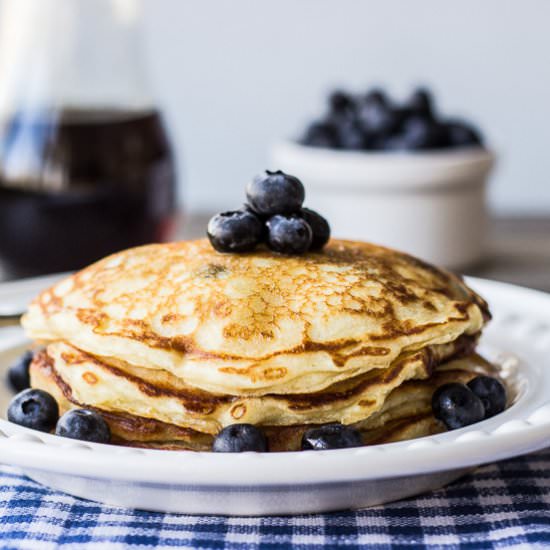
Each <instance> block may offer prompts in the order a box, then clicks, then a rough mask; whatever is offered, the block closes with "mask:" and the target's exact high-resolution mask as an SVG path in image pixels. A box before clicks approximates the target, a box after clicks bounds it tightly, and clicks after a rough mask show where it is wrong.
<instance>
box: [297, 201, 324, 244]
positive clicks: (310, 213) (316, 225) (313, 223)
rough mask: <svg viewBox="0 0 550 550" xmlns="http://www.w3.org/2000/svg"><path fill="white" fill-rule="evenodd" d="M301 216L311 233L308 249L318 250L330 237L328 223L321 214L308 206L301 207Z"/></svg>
mask: <svg viewBox="0 0 550 550" xmlns="http://www.w3.org/2000/svg"><path fill="white" fill-rule="evenodd" d="M301 216H302V218H304V220H306V222H307V224H308V225H309V227H311V232H312V234H313V236H312V239H311V245H310V247H309V249H310V250H320V249H321V248H323V246H325V245H326V244H327V243H328V241H329V239H330V225H329V224H328V222H327V220H325V218H323V216H321V214H318V213H317V212H315V210H310V209H309V208H302V212H301Z"/></svg>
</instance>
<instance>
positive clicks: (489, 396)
mask: <svg viewBox="0 0 550 550" xmlns="http://www.w3.org/2000/svg"><path fill="white" fill-rule="evenodd" d="M468 387H469V388H470V389H471V390H472V391H473V392H474V393H475V394H476V395H477V396H478V397H479V398H480V399H481V402H482V403H483V407H484V409H485V418H490V417H491V416H495V414H498V413H501V412H502V411H503V410H504V409H505V408H506V388H505V387H504V384H502V382H500V380H497V379H496V378H493V377H492V376H476V377H475V378H474V379H473V380H470V381H469V382H468Z"/></svg>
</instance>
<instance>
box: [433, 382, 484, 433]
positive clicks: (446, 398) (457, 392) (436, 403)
mask: <svg viewBox="0 0 550 550" xmlns="http://www.w3.org/2000/svg"><path fill="white" fill-rule="evenodd" d="M432 411H433V414H434V416H435V417H436V418H437V419H439V420H441V422H443V424H445V426H447V428H448V429H449V430H455V429H457V428H463V427H464V426H469V425H470V424H474V423H476V422H480V421H481V420H483V419H484V418H485V409H484V407H483V403H482V401H481V399H480V398H479V397H478V396H477V395H475V394H474V392H473V391H472V390H470V388H469V387H468V386H466V385H465V384H459V383H455V382H453V383H450V384H444V385H443V386H441V387H439V388H438V389H437V390H436V391H435V392H434V394H433V396H432Z"/></svg>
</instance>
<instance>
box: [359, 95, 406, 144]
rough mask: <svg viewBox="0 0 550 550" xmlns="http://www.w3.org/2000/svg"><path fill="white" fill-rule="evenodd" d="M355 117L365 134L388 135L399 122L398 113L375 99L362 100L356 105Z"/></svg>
mask: <svg viewBox="0 0 550 550" xmlns="http://www.w3.org/2000/svg"><path fill="white" fill-rule="evenodd" d="M357 119H358V122H359V124H360V126H361V128H362V130H363V132H365V133H366V134H367V135H373V134H374V135H376V136H381V135H389V134H391V133H392V132H394V131H395V130H396V128H397V126H398V123H399V117H398V113H397V112H396V111H395V110H394V109H392V108H391V107H390V106H389V105H387V104H385V103H381V102H379V101H377V100H371V101H366V100H365V101H364V102H363V103H361V104H359V106H358V107H357Z"/></svg>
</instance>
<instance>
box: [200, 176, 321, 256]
mask: <svg viewBox="0 0 550 550" xmlns="http://www.w3.org/2000/svg"><path fill="white" fill-rule="evenodd" d="M246 198H247V201H248V202H247V204H246V205H245V207H244V209H241V210H237V211H234V212H224V213H221V214H216V215H215V216H214V217H213V218H211V220H210V222H209V223H208V229H207V236H208V238H209V240H210V243H211V244H212V246H213V247H214V248H215V249H216V250H217V251H218V252H226V253H227V252H232V253H243V252H251V251H253V250H254V249H255V248H256V246H257V245H259V244H262V243H263V244H265V245H266V246H267V247H268V248H269V249H270V250H272V251H273V252H277V253H280V254H285V255H298V254H304V253H306V252H308V251H310V250H311V251H318V250H320V249H322V248H323V247H324V246H325V244H326V243H327V242H328V241H329V238H330V226H329V224H328V222H327V221H326V220H325V219H324V218H323V217H322V216H321V215H320V214H319V213H318V212H315V211H314V210H310V209H308V208H302V204H303V202H304V198H305V190H304V186H303V185H302V182H301V181H300V180H299V179H298V178H296V177H295V176H291V175H289V174H285V173H284V172H282V171H281V170H277V171H275V172H272V171H269V170H266V171H265V172H262V173H261V174H259V175H258V176H256V177H255V178H254V179H253V180H252V181H251V182H250V183H249V184H248V186H247V188H246Z"/></svg>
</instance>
